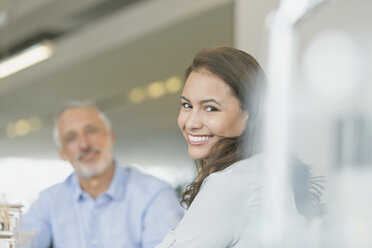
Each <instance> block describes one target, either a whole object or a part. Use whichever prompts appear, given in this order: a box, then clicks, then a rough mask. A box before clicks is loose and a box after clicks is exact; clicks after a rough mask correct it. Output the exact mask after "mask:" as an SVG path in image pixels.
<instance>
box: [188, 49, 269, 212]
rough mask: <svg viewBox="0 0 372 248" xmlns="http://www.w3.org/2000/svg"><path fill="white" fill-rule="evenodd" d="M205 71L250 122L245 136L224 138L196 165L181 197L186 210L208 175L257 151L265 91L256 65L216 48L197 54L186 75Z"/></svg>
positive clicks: (231, 51) (237, 52)
mask: <svg viewBox="0 0 372 248" xmlns="http://www.w3.org/2000/svg"><path fill="white" fill-rule="evenodd" d="M199 70H207V71H209V72H210V73H212V74H214V75H216V76H218V77H219V78H221V79H222V80H223V81H224V82H225V83H226V84H227V85H228V86H229V87H230V89H231V91H232V93H233V94H234V95H235V96H236V97H237V98H238V99H239V102H240V107H241V108H242V109H243V110H245V111H247V112H248V114H249V118H248V121H247V126H246V129H245V131H244V133H243V134H242V135H241V136H239V137H223V138H221V139H220V140H219V141H218V142H217V143H216V144H215V145H214V146H213V147H212V149H211V152H210V154H209V155H208V157H207V158H205V159H202V160H198V161H196V165H197V170H198V173H197V176H196V178H195V180H194V181H193V182H192V183H191V184H190V185H188V186H187V188H186V191H185V192H184V193H183V194H182V196H181V198H182V199H181V204H183V205H184V206H186V207H187V208H188V207H189V206H190V205H191V203H192V202H193V200H194V199H195V197H196V195H197V194H198V192H199V190H200V188H201V186H202V184H203V182H204V180H205V179H206V177H208V176H209V175H210V174H212V173H214V172H217V171H221V170H223V169H225V168H227V167H229V166H230V165H232V164H233V163H235V162H237V161H239V160H242V159H244V158H248V157H250V156H252V155H254V154H255V153H257V152H258V150H259V149H260V138H259V137H260V122H261V114H262V110H261V108H262V102H263V97H264V89H265V87H266V78H265V74H264V72H263V70H262V68H261V67H260V65H259V64H258V62H257V61H256V60H255V59H254V58H253V57H252V56H251V55H249V54H248V53H246V52H243V51H241V50H238V49H235V48H231V47H216V48H210V49H204V50H201V51H199V52H198V53H197V54H196V56H195V57H194V59H193V61H192V63H191V65H190V66H189V67H188V68H187V69H186V71H185V79H187V78H188V76H189V75H190V73H191V72H193V71H199Z"/></svg>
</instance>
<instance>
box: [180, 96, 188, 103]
mask: <svg viewBox="0 0 372 248" xmlns="http://www.w3.org/2000/svg"><path fill="white" fill-rule="evenodd" d="M181 99H183V100H185V101H188V102H190V100H189V99H187V98H186V97H184V96H181Z"/></svg>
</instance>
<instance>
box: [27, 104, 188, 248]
mask: <svg viewBox="0 0 372 248" xmlns="http://www.w3.org/2000/svg"><path fill="white" fill-rule="evenodd" d="M54 138H55V142H56V144H57V148H58V152H59V154H60V157H61V158H62V159H63V160H66V161H69V162H70V163H71V165H72V167H73V168H74V171H75V172H74V173H72V174H71V175H70V176H69V177H68V178H67V179H66V180H65V181H64V182H62V183H59V184H56V185H54V186H52V187H50V188H48V189H46V190H45V191H43V192H42V193H41V194H40V196H39V199H38V200H37V201H36V202H35V203H34V204H33V205H32V206H31V208H30V210H29V211H28V213H27V214H26V215H25V216H24V217H23V219H22V229H23V231H31V230H32V231H35V232H36V237H35V239H36V240H35V241H36V247H37V248H47V247H50V246H51V245H52V246H53V247H61V248H74V247H76V248H87V247H101V248H105V247H112V248H115V247H117V248H119V247H126V248H150V247H151V248H152V247H154V246H155V245H156V244H158V243H160V242H161V241H162V239H163V238H164V236H165V234H166V233H167V232H168V231H169V229H172V228H175V227H176V225H177V224H178V222H179V220H180V218H181V217H182V213H183V211H182V208H181V207H180V204H179V202H178V199H177V197H176V194H175V192H174V190H173V189H172V188H171V187H170V186H169V185H168V184H166V183H165V182H163V181H161V180H159V179H156V178H154V177H152V176H149V175H146V174H143V173H141V172H139V171H137V170H135V169H133V168H123V167H121V166H120V165H119V164H118V163H117V162H116V161H115V160H114V159H113V154H112V148H113V144H114V140H115V138H114V134H113V131H112V129H111V125H110V122H109V120H108V119H107V117H106V116H105V115H104V113H102V112H101V111H100V110H98V109H97V108H96V107H95V106H93V105H91V104H89V103H84V102H74V103H70V104H67V105H66V106H65V107H64V108H62V109H61V110H60V111H59V112H58V113H57V115H56V119H55V126H54Z"/></svg>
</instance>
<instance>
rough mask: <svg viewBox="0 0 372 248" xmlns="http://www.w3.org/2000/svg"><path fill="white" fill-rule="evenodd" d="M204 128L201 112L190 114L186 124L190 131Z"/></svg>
mask: <svg viewBox="0 0 372 248" xmlns="http://www.w3.org/2000/svg"><path fill="white" fill-rule="evenodd" d="M202 127H203V118H202V115H201V113H200V112H199V111H197V110H194V111H192V112H191V113H190V115H189V118H188V119H187V122H186V128H187V129H189V130H194V129H200V128H202Z"/></svg>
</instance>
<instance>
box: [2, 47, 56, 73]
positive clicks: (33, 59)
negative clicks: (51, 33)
mask: <svg viewBox="0 0 372 248" xmlns="http://www.w3.org/2000/svg"><path fill="white" fill-rule="evenodd" d="M52 53H53V44H52V42H50V41H43V42H41V43H38V44H36V45H34V46H32V47H29V48H27V49H25V50H23V51H22V52H20V53H18V54H15V55H13V56H11V57H9V58H6V59H4V60H2V61H0V79H1V78H5V77H7V76H9V75H12V74H13V73H16V72H18V71H20V70H23V69H25V68H27V67H30V66H32V65H34V64H36V63H39V62H41V61H43V60H46V59H47V58H49V57H50V56H51V55H52Z"/></svg>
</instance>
